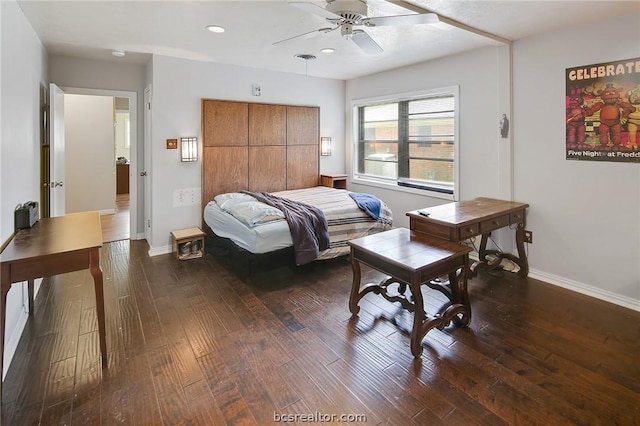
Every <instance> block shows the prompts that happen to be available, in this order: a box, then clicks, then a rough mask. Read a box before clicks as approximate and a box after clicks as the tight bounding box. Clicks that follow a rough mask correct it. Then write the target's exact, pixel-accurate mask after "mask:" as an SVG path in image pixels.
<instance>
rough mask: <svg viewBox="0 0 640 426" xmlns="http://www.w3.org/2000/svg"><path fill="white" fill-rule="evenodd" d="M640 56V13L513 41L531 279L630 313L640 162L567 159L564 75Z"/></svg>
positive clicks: (518, 192)
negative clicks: (530, 239) (531, 236)
mask: <svg viewBox="0 0 640 426" xmlns="http://www.w3.org/2000/svg"><path fill="white" fill-rule="evenodd" d="M613 34H618V35H619V36H615V37H613V38H611V37H610V35H613ZM638 57H640V14H635V15H631V16H623V17H620V18H617V19H614V20H610V21H605V22H599V23H598V25H597V31H595V30H594V27H593V26H587V27H579V28H574V29H567V30H565V31H559V32H556V33H552V34H546V35H543V36H539V37H534V38H529V39H526V40H522V41H519V42H517V43H515V45H514V61H513V70H514V88H513V93H514V119H513V122H512V124H513V132H514V138H515V144H514V161H515V196H516V198H517V199H520V200H523V201H526V202H528V203H529V204H530V206H531V207H530V209H529V215H528V218H527V220H528V228H529V229H531V230H532V231H533V233H534V243H533V244H532V245H531V246H530V249H529V255H530V257H529V259H530V264H531V268H532V270H531V276H534V277H538V278H540V279H543V280H545V281H548V282H552V283H555V284H558V285H562V286H565V287H568V288H574V289H576V290H578V291H582V292H584V293H586V294H591V295H593V296H596V297H600V298H603V299H605V300H610V301H613V302H615V303H619V304H621V305H623V306H628V307H631V308H634V309H636V310H640V266H639V265H640V164H638V163H636V164H628V163H609V162H591V161H568V160H566V159H565V121H564V120H565V111H564V105H565V101H564V96H565V95H564V94H565V69H567V68H571V67H576V66H581V65H590V64H596V63H602V62H609V61H617V60H624V59H631V58H638Z"/></svg>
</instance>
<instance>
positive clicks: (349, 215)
mask: <svg viewBox="0 0 640 426" xmlns="http://www.w3.org/2000/svg"><path fill="white" fill-rule="evenodd" d="M348 194H349V193H348V191H346V190H341V189H334V188H328V187H324V186H317V187H314V188H306V189H299V190H291V191H281V192H274V193H273V195H276V196H278V197H282V198H288V199H291V200H294V201H299V202H302V203H305V204H310V205H313V206H315V207H318V208H320V209H321V210H322V211H323V213H324V214H325V217H326V219H327V224H328V226H329V234H330V247H329V249H327V250H324V251H322V252H320V255H319V256H318V259H330V258H333V257H337V256H342V255H345V254H348V253H349V246H348V245H347V243H346V242H347V241H348V240H351V239H353V238H358V237H362V236H365V235H368V234H371V233H375V232H380V231H384V230H388V229H391V220H392V217H391V210H389V208H388V207H387V205H386V204H385V203H384V202H383V203H382V209H381V214H380V219H379V220H378V221H376V220H374V219H373V218H371V217H370V216H368V215H367V214H366V213H365V212H364V211H362V210H361V209H360V208H358V206H357V205H356V203H355V202H354V201H353V200H352V199H351V197H350V196H349V195H348ZM238 198H243V197H238V196H235V195H232V196H227V195H225V196H223V197H220V196H217V197H216V199H218V200H221V203H223V205H224V202H225V201H226V200H229V199H233V200H236V199H238ZM204 219H205V222H206V223H207V225H209V227H210V228H211V229H212V230H213V231H214V232H215V233H216V235H218V236H220V237H224V238H229V239H230V240H232V241H233V242H234V243H236V245H238V246H239V247H241V248H243V249H245V250H247V251H249V252H251V253H256V254H262V253H268V252H271V251H274V250H278V249H282V248H285V247H289V246H291V245H293V241H292V239H291V233H290V231H289V226H288V225H287V222H286V221H285V220H284V219H281V220H275V221H270V222H267V223H259V224H254V226H253V227H249V226H246V225H245V224H243V223H242V222H241V221H240V220H238V219H237V218H236V217H234V216H232V215H231V214H229V213H227V212H225V211H224V210H223V209H221V208H220V206H219V205H218V204H217V203H216V201H211V202H209V203H208V204H207V206H206V207H205V210H204ZM243 220H244V221H245V223H246V222H247V220H246V218H245V219H243Z"/></svg>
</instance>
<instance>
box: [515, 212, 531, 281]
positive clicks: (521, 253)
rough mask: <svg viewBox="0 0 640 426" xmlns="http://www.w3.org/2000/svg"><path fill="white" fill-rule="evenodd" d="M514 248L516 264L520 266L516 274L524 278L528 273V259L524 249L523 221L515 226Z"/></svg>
mask: <svg viewBox="0 0 640 426" xmlns="http://www.w3.org/2000/svg"><path fill="white" fill-rule="evenodd" d="M516 248H517V249H518V260H517V261H516V264H517V265H518V266H519V267H520V270H519V271H518V275H520V276H521V277H522V278H525V277H526V276H527V275H529V261H528V260H527V252H526V251H525V249H524V223H519V224H518V227H517V228H516ZM514 260H515V259H514Z"/></svg>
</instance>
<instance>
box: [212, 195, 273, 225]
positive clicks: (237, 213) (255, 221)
mask: <svg viewBox="0 0 640 426" xmlns="http://www.w3.org/2000/svg"><path fill="white" fill-rule="evenodd" d="M250 198H251V199H252V200H253V201H242V202H241V201H236V202H234V203H231V205H229V203H226V204H225V207H224V208H223V210H225V211H227V212H228V213H230V214H231V215H232V216H233V217H235V218H236V219H238V220H239V221H240V222H242V223H244V224H245V225H247V226H248V227H250V228H253V227H254V226H257V225H260V224H263V223H268V222H273V221H274V220H280V219H284V213H282V212H281V211H280V210H278V209H276V208H275V207H271V206H269V205H267V204H265V203H261V202H260V201H257V200H256V199H255V198H253V197H250Z"/></svg>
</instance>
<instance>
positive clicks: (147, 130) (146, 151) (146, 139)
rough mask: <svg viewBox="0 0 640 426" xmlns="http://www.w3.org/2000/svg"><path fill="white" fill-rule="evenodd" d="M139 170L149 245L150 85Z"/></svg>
mask: <svg viewBox="0 0 640 426" xmlns="http://www.w3.org/2000/svg"><path fill="white" fill-rule="evenodd" d="M140 170H141V172H140V176H142V182H143V187H144V238H145V239H146V240H147V242H148V243H149V245H151V178H150V176H149V173H151V85H149V86H147V88H145V89H144V167H141V168H140Z"/></svg>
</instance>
